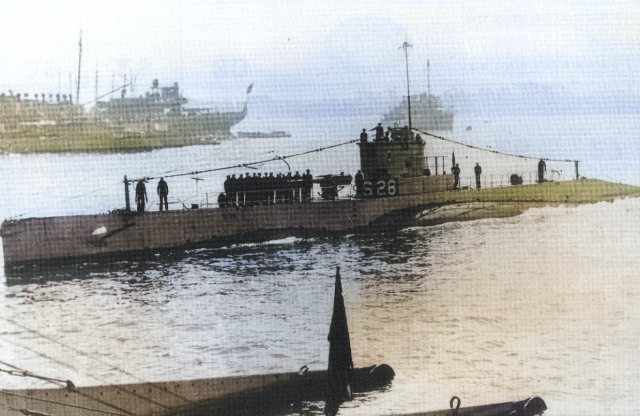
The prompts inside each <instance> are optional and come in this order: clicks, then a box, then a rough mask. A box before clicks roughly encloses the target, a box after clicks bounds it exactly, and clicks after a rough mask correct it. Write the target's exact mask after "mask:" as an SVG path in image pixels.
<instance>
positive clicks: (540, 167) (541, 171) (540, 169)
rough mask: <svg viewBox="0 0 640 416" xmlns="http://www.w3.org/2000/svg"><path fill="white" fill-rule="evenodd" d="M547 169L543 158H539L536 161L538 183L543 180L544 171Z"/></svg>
mask: <svg viewBox="0 0 640 416" xmlns="http://www.w3.org/2000/svg"><path fill="white" fill-rule="evenodd" d="M546 171H547V164H546V163H544V160H542V159H540V162H538V183H542V182H544V173H545V172H546Z"/></svg>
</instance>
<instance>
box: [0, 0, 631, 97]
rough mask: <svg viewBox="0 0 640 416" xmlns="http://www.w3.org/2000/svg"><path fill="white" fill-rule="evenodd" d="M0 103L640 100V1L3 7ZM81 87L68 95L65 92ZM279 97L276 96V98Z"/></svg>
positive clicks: (23, 0) (156, 1)
mask: <svg viewBox="0 0 640 416" xmlns="http://www.w3.org/2000/svg"><path fill="white" fill-rule="evenodd" d="M0 16H2V17H1V19H2V22H1V24H0V38H1V39H2V41H0V92H4V93H7V92H8V91H9V90H10V89H11V90H13V92H14V93H15V92H30V93H36V92H45V93H55V92H57V90H58V88H61V90H63V92H68V91H70V90H72V91H73V92H74V94H75V82H76V77H77V65H78V40H79V34H80V31H81V30H82V33H83V36H82V42H83V55H82V56H83V59H82V62H83V65H82V77H81V78H82V92H81V101H82V102H87V101H89V100H91V99H93V98H94V97H95V85H96V71H97V74H98V77H97V78H98V90H99V92H98V93H99V94H102V93H105V92H107V91H109V90H110V89H111V87H112V86H117V85H120V84H122V83H123V79H124V74H127V77H128V79H129V80H130V79H131V78H133V79H135V81H136V83H135V90H134V93H135V94H136V95H139V94H142V93H143V92H144V91H146V90H147V88H148V87H149V86H150V85H151V80H152V79H154V78H159V79H160V82H161V84H168V83H171V82H173V81H179V82H180V84H181V86H182V87H183V90H184V89H186V90H187V91H188V90H189V89H191V90H192V91H191V94H187V93H186V92H185V95H187V96H189V95H191V96H193V95H194V92H193V91H194V90H197V89H199V88H207V89H212V93H213V94H217V95H218V96H219V97H220V98H223V99H229V100H238V99H241V98H242V96H243V94H244V93H245V90H246V87H247V85H249V83H251V82H253V81H255V82H256V85H255V89H254V93H255V94H265V95H271V96H276V95H287V94H289V95H298V96H301V95H308V94H313V95H323V94H325V95H332V94H333V95H343V96H347V97H353V96H359V95H360V94H365V95H366V94H371V93H376V92H379V93H384V92H389V91H402V90H403V89H404V88H406V86H405V78H404V55H403V52H402V50H401V49H398V48H399V46H401V45H402V43H403V42H404V41H405V40H407V41H409V42H410V43H411V44H412V45H413V47H412V48H411V49H410V50H409V56H410V72H411V79H412V84H414V86H415V90H425V89H426V79H427V69H426V66H427V65H426V62H427V59H429V61H430V63H431V66H430V71H429V78H430V83H431V87H432V90H433V91H434V92H436V93H443V92H451V91H454V90H456V89H458V90H459V89H478V88H482V87H485V86H488V87H503V86H508V85H510V84H512V83H528V82H533V83H542V84H547V85H551V86H558V87H563V88H566V89H568V90H569V91H571V92H573V93H576V94H585V95H586V94H590V93H592V92H593V91H596V92H597V91H601V90H614V91H620V92H626V93H629V92H632V93H634V94H640V71H639V69H640V68H639V65H638V63H639V62H640V2H638V1H637V0H630V1H586V0H584V1H567V0H555V1H537V0H532V1H528V2H521V1H456V0H448V1H425V0H419V1H409V0H397V1H393V2H392V1H388V0H385V1H366V2H365V1H348V0H342V1H297V0H293V1H285V0H280V1H271V0H269V1H266V0H265V1H255V0H254V1H241V0H240V1H238V0H235V1H219V0H184V1H177V0H173V1H162V0H152V1H140V0H128V1H121V0H108V1H102V0H100V1H89V0H83V1H71V0H56V1H29V0H15V1H14V0H0ZM70 85H73V87H70ZM280 98H281V97H280Z"/></svg>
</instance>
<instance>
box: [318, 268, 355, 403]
mask: <svg viewBox="0 0 640 416" xmlns="http://www.w3.org/2000/svg"><path fill="white" fill-rule="evenodd" d="M328 339H329V369H328V370H329V371H328V372H329V386H328V389H327V396H328V397H327V400H326V401H325V410H324V412H325V414H327V415H335V414H336V413H337V412H338V407H339V406H340V404H341V403H342V402H344V401H345V400H351V371H352V370H353V359H352V358H351V342H350V341H349V328H348V326H347V314H346V313H345V310H344V299H343V298H342V282H341V281H340V267H337V268H336V284H335V294H334V297H333V316H332V317H331V327H330V328H329V337H328Z"/></svg>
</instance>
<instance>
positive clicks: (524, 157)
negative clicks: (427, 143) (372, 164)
mask: <svg viewBox="0 0 640 416" xmlns="http://www.w3.org/2000/svg"><path fill="white" fill-rule="evenodd" d="M413 130H415V131H417V132H420V133H422V134H426V135H427V136H431V137H433V138H436V139H440V140H444V141H447V142H449V143H454V144H457V145H459V146H465V147H468V148H470V149H476V150H481V151H483V152H489V153H495V154H499V155H503V156H511V157H518V158H521V159H541V160H546V161H548V162H573V163H575V162H579V160H571V159H552V158H545V157H532V156H524V155H517V154H515V153H506V152H500V151H498V150H493V149H491V150H489V149H483V148H482V147H478V146H473V145H471V144H467V143H462V142H459V141H456V140H453V139H448V138H446V137H442V136H438V135H436V134H432V133H429V132H427V131H423V130H420V129H417V128H415V127H413Z"/></svg>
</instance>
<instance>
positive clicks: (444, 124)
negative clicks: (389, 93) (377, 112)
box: [381, 93, 454, 131]
mask: <svg viewBox="0 0 640 416" xmlns="http://www.w3.org/2000/svg"><path fill="white" fill-rule="evenodd" d="M453 115H454V113H453V111H452V110H444V109H443V108H442V100H441V99H440V97H437V96H435V95H433V94H429V93H422V94H420V95H418V96H417V97H416V96H414V97H411V125H412V127H414V128H416V129H419V130H426V131H434V130H439V131H452V130H453ZM381 123H382V125H383V126H384V127H385V128H386V127H387V126H400V127H402V126H407V125H409V120H408V117H407V97H404V98H403V100H402V103H400V104H398V105H397V106H396V107H394V108H392V109H391V110H390V111H389V112H387V113H386V114H385V115H384V116H383V118H382V121H381Z"/></svg>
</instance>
